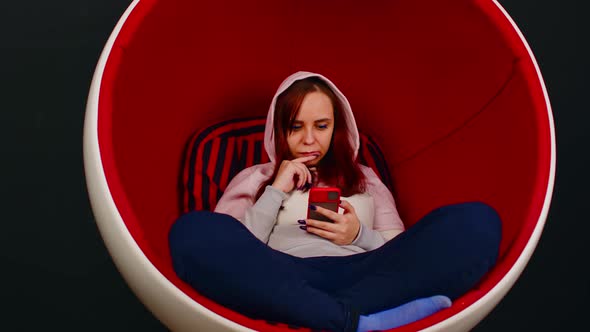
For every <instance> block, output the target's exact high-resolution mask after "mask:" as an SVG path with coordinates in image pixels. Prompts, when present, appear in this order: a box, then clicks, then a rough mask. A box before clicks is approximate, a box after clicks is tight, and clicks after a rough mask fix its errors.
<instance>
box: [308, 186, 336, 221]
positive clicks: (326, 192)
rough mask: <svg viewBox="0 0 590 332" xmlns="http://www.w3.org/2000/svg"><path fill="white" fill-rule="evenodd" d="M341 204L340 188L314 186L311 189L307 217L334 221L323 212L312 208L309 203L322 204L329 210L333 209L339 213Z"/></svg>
mask: <svg viewBox="0 0 590 332" xmlns="http://www.w3.org/2000/svg"><path fill="white" fill-rule="evenodd" d="M339 204H340V188H336V187H327V188H317V187H313V188H311V189H310V190H309V200H308V207H307V218H308V219H315V220H322V221H328V222H333V221H332V220H331V219H328V217H325V216H324V215H323V214H320V213H319V212H317V211H314V210H312V209H310V208H309V205H315V206H321V207H323V208H326V209H328V210H332V211H334V212H336V213H338V205H339Z"/></svg>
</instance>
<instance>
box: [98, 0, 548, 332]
mask: <svg viewBox="0 0 590 332" xmlns="http://www.w3.org/2000/svg"><path fill="white" fill-rule="evenodd" d="M298 70H308V71H315V72H318V73H321V74H323V75H325V76H326V77H328V78H330V79H331V80H332V81H333V82H335V84H336V85H337V86H338V87H339V88H340V89H341V90H342V91H343V93H344V94H345V95H346V96H347V97H348V99H349V101H350V103H351V105H352V107H353V111H354V112H355V117H356V119H357V123H358V126H359V128H360V130H361V131H363V132H366V133H369V134H370V135H371V137H373V138H374V139H375V140H376V141H377V142H378V144H379V146H380V147H381V149H382V151H383V153H384V155H385V158H386V160H387V162H388V164H389V166H390V173H391V175H392V180H393V184H394V192H393V194H394V196H395V198H396V201H397V204H398V208H399V212H400V215H401V217H402V219H403V220H404V222H405V223H406V225H407V226H411V225H412V224H413V223H415V222H416V221H417V220H418V219H419V218H420V217H421V216H423V215H424V214H426V213H427V212H428V211H430V210H432V209H434V208H436V207H438V206H441V205H444V204H449V203H455V202H461V201H468V200H480V201H484V202H487V203H488V204H491V205H492V206H494V207H495V208H496V209H497V210H498V212H499V214H500V216H501V218H502V220H503V240H502V245H501V259H500V261H499V263H498V265H497V266H496V268H495V269H494V270H493V271H492V272H491V273H490V274H489V275H488V276H487V277H486V278H485V280H483V281H482V282H481V284H480V285H479V287H478V288H477V289H474V290H473V291H471V292H470V293H468V294H466V295H465V296H464V297H462V298H461V299H459V300H458V301H455V303H454V305H453V307H452V308H450V309H447V310H444V311H442V312H439V313H437V314H436V315H434V316H431V317H429V318H427V319H424V320H421V321H419V322H416V323H413V324H410V325H408V326H406V327H402V328H400V329H399V330H408V331H409V330H415V329H419V328H424V327H427V326H430V325H432V324H434V323H436V322H438V321H441V320H443V319H445V318H447V317H449V316H451V315H453V314H454V313H456V312H458V311H460V310H462V309H464V308H465V307H467V306H469V305H470V304H472V303H473V302H474V301H476V300H477V299H479V298H480V297H481V296H482V295H483V294H485V292H487V291H488V290H490V289H491V288H492V287H493V286H494V285H495V284H496V283H497V282H498V281H499V280H500V279H501V278H502V277H503V276H504V275H505V273H506V272H507V271H508V270H509V269H510V267H511V266H512V264H513V263H514V262H515V260H516V259H517V258H518V256H519V255H520V252H521V250H522V248H523V247H524V245H525V244H526V243H527V241H528V239H529V237H530V235H531V232H532V230H533V228H534V226H535V225H536V223H537V220H538V218H539V215H540V211H541V208H542V205H543V200H544V197H545V191H546V188H547V182H548V177H549V158H550V136H549V128H547V123H548V119H547V109H546V104H545V101H544V98H543V94H542V90H541V84H540V82H539V79H538V77H537V75H536V72H535V68H534V65H533V63H532V61H531V59H530V58H529V56H528V53H527V51H526V49H525V46H524V45H523V44H522V42H521V41H520V39H519V38H518V35H517V33H516V32H515V31H514V30H513V28H512V26H511V25H510V24H509V22H508V21H507V20H506V19H505V17H504V16H503V15H502V14H501V12H500V11H499V9H498V8H496V6H495V5H494V4H493V3H491V1H484V0H481V1H479V0H478V1H468V0H456V1H437V0H431V1H410V0H408V1H369V2H362V3H361V2H358V1H341V0H340V1H335V0H328V1H313V0H297V1H271V0H254V1H231V2H229V1H213V0H209V1H190V0H167V1H156V0H144V1H141V2H139V3H138V4H137V6H136V8H135V9H134V11H133V12H132V13H131V15H130V17H129V18H128V20H127V21H126V24H125V25H124V27H123V29H122V30H121V32H120V34H119V37H118V38H117V40H116V42H115V45H114V47H113V50H112V51H111V54H110V56H109V59H108V62H107V65H106V69H105V73H104V77H103V81H102V85H101V89H100V100H99V143H100V149H101V157H102V162H103V165H104V168H105V174H106V177H107V181H108V184H109V187H110V189H111V192H112V196H113V199H114V201H115V203H116V205H117V208H118V209H119V212H120V213H121V215H122V217H123V219H124V221H125V223H126V225H127V227H128V229H129V231H130V232H131V234H132V236H133V237H134V239H135V240H136V241H137V243H138V245H139V246H140V248H141V249H142V250H143V251H144V253H145V254H146V256H147V257H148V258H149V259H150V261H151V262H152V263H153V264H154V266H155V267H156V268H157V269H158V270H159V271H161V272H162V273H163V274H164V275H165V276H166V277H167V278H168V279H170V280H171V281H172V282H173V283H174V284H176V285H177V286H178V287H179V288H180V289H182V290H183V291H184V292H186V293H187V294H189V296H191V297H192V298H194V299H195V300H196V301H198V302H200V303H201V304H203V305H205V306H207V307H208V308H210V309H211V310H213V311H215V312H217V313H219V314H220V315H222V316H225V317H227V318H229V319H232V320H234V321H236V322H238V323H240V324H242V325H244V326H247V327H249V328H252V329H255V330H273V331H274V330H281V329H286V327H285V326H283V325H269V324H267V323H265V322H262V321H255V320H251V319H249V318H247V317H244V316H242V315H240V314H238V313H235V312H232V311H230V310H228V309H226V308H223V307H221V306H219V305H218V304H216V303H214V302H212V301H210V300H208V299H206V298H204V297H202V296H200V295H199V294H197V293H196V292H195V291H193V290H192V289H190V287H188V286H187V285H185V284H183V283H182V282H181V281H180V280H179V279H178V278H177V277H176V275H175V274H174V272H173V270H172V267H171V262H170V258H169V252H168V243H167V234H168V229H169V228H170V225H171V224H172V223H173V221H174V220H175V218H176V217H177V216H178V215H179V212H180V211H179V206H178V204H177V202H178V201H179V199H180V198H179V190H178V185H177V183H178V180H177V179H178V176H179V172H180V171H181V164H182V155H183V150H184V148H185V143H186V142H187V140H188V139H189V137H190V135H191V134H192V133H194V132H195V131H198V130H201V129H203V128H205V127H207V126H209V125H211V124H214V123H218V122H221V121H224V120H228V119H234V118H240V117H244V116H263V115H264V114H266V112H267V110H268V106H269V103H270V99H271V98H272V96H273V94H274V92H275V89H276V88H277V86H278V85H279V83H280V82H281V81H282V80H283V79H284V78H285V77H286V76H288V75H289V74H291V73H293V72H295V71H298Z"/></svg>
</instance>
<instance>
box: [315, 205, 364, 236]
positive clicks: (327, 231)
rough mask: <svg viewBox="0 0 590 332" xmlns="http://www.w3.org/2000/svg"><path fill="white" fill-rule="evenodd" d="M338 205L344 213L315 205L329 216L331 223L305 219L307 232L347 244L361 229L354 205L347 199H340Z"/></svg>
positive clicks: (323, 213)
mask: <svg viewBox="0 0 590 332" xmlns="http://www.w3.org/2000/svg"><path fill="white" fill-rule="evenodd" d="M340 207H342V208H343V209H344V214H339V213H336V212H334V211H332V210H328V209H325V208H323V207H321V206H316V211H317V212H319V213H320V214H322V215H324V216H326V217H328V218H330V219H331V220H332V221H333V223H331V222H328V221H320V220H315V219H305V226H306V230H307V232H308V233H312V234H315V235H318V236H321V237H323V238H325V239H327V240H330V241H332V242H334V243H335V244H338V245H348V244H351V243H352V241H354V239H355V238H356V236H357V235H358V233H359V230H360V229H361V223H360V222H359V219H358V217H357V216H356V212H355V211H354V207H352V205H350V203H348V202H347V201H341V202H340Z"/></svg>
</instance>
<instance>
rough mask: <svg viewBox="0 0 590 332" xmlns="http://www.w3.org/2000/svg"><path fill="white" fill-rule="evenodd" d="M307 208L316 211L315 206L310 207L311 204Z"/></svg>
mask: <svg viewBox="0 0 590 332" xmlns="http://www.w3.org/2000/svg"><path fill="white" fill-rule="evenodd" d="M309 208H310V209H312V210H314V211H315V210H317V208H316V207H315V205H311V204H310V205H309Z"/></svg>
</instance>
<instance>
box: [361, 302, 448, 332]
mask: <svg viewBox="0 0 590 332" xmlns="http://www.w3.org/2000/svg"><path fill="white" fill-rule="evenodd" d="M451 303H452V302H451V300H450V299H449V298H448V297H446V296H442V295H436V296H432V297H425V298H422V299H417V300H414V301H411V302H408V303H406V304H402V305H401V306H399V307H395V308H392V309H387V310H384V311H381V312H377V313H374V314H371V315H367V316H362V315H361V317H360V319H359V326H358V329H357V332H367V331H379V330H389V329H392V328H395V327H398V326H402V325H406V324H409V323H412V322H415V321H417V320H420V319H422V318H424V317H427V316H430V315H432V314H433V313H435V312H437V311H439V310H441V309H444V308H448V307H450V306H451Z"/></svg>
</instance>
